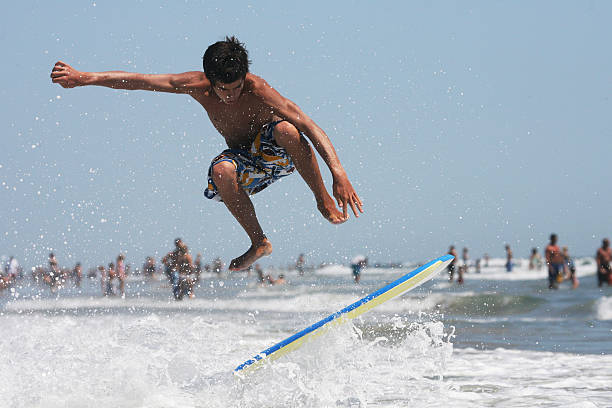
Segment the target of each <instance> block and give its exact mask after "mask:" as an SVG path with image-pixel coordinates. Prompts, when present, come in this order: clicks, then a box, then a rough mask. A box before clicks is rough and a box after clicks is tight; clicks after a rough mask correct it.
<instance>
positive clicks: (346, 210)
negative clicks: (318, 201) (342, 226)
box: [342, 199, 348, 220]
mask: <svg viewBox="0 0 612 408" xmlns="http://www.w3.org/2000/svg"><path fill="white" fill-rule="evenodd" d="M342 216H343V217H344V219H345V220H346V219H347V218H348V205H346V199H345V200H343V201H342Z"/></svg>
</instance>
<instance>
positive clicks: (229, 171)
mask: <svg viewBox="0 0 612 408" xmlns="http://www.w3.org/2000/svg"><path fill="white" fill-rule="evenodd" d="M212 176H213V180H214V182H215V184H217V185H219V184H224V183H228V182H229V183H232V182H234V181H235V180H236V166H235V165H234V164H233V163H231V162H229V161H222V162H219V163H217V164H215V165H214V166H213V168H212Z"/></svg>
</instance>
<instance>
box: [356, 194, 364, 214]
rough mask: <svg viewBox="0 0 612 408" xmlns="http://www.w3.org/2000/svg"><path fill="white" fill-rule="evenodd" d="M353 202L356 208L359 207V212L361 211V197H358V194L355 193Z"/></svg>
mask: <svg viewBox="0 0 612 408" xmlns="http://www.w3.org/2000/svg"><path fill="white" fill-rule="evenodd" d="M354 200H355V204H356V205H357V208H359V211H360V212H363V203H362V202H361V199H360V198H359V196H358V195H357V194H355V198H354Z"/></svg>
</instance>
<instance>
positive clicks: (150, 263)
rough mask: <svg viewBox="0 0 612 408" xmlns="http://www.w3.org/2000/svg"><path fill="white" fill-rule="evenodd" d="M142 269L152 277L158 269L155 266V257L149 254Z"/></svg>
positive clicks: (146, 274) (147, 275) (148, 276)
mask: <svg viewBox="0 0 612 408" xmlns="http://www.w3.org/2000/svg"><path fill="white" fill-rule="evenodd" d="M142 270H143V272H144V275H145V276H146V277H147V278H149V279H152V278H153V277H154V276H155V271H156V270H157V267H156V266H155V258H153V257H152V256H147V258H146V259H145V263H144V265H143V266H142Z"/></svg>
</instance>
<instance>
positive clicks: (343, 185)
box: [255, 80, 363, 217]
mask: <svg viewBox="0 0 612 408" xmlns="http://www.w3.org/2000/svg"><path fill="white" fill-rule="evenodd" d="M255 93H256V94H259V96H260V97H262V98H263V100H264V102H265V103H266V104H267V105H269V106H270V107H271V108H272V109H273V110H274V112H275V113H276V114H277V115H279V116H280V117H282V118H283V119H286V120H287V121H289V122H291V123H292V124H293V125H294V126H295V127H296V128H297V129H298V130H299V131H301V132H303V133H304V134H305V135H306V136H307V137H308V139H310V141H311V142H312V144H313V145H314V146H315V149H317V152H319V154H320V155H321V157H322V158H323V160H324V161H325V164H327V167H328V168H329V170H330V172H331V173H332V177H333V179H334V197H335V198H336V200H338V203H339V204H340V205H341V206H342V207H343V212H344V215H345V217H346V216H347V210H348V206H349V205H350V207H351V208H352V210H353V213H354V214H355V216H357V217H358V216H359V214H358V213H357V209H359V211H360V212H363V209H362V206H363V204H362V202H361V199H360V198H359V196H358V195H357V193H356V192H355V190H354V188H353V186H352V185H351V183H350V181H349V179H348V176H347V175H346V171H345V170H344V167H342V164H341V163H340V159H338V154H337V153H336V150H335V149H334V146H333V145H332V143H331V141H330V140H329V137H328V136H327V135H326V134H325V132H324V131H323V129H321V128H320V127H319V126H317V124H316V123H315V122H314V121H313V120H312V119H311V118H310V117H309V116H308V115H306V114H305V113H304V112H302V110H301V109H300V107H299V106H297V105H296V104H295V103H293V102H292V101H290V100H289V99H287V98H285V97H283V96H282V95H280V94H279V93H278V92H277V91H276V90H274V88H272V87H271V86H270V85H268V83H267V82H265V81H264V80H261V82H260V83H259V84H258V86H257V88H256V90H255Z"/></svg>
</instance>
